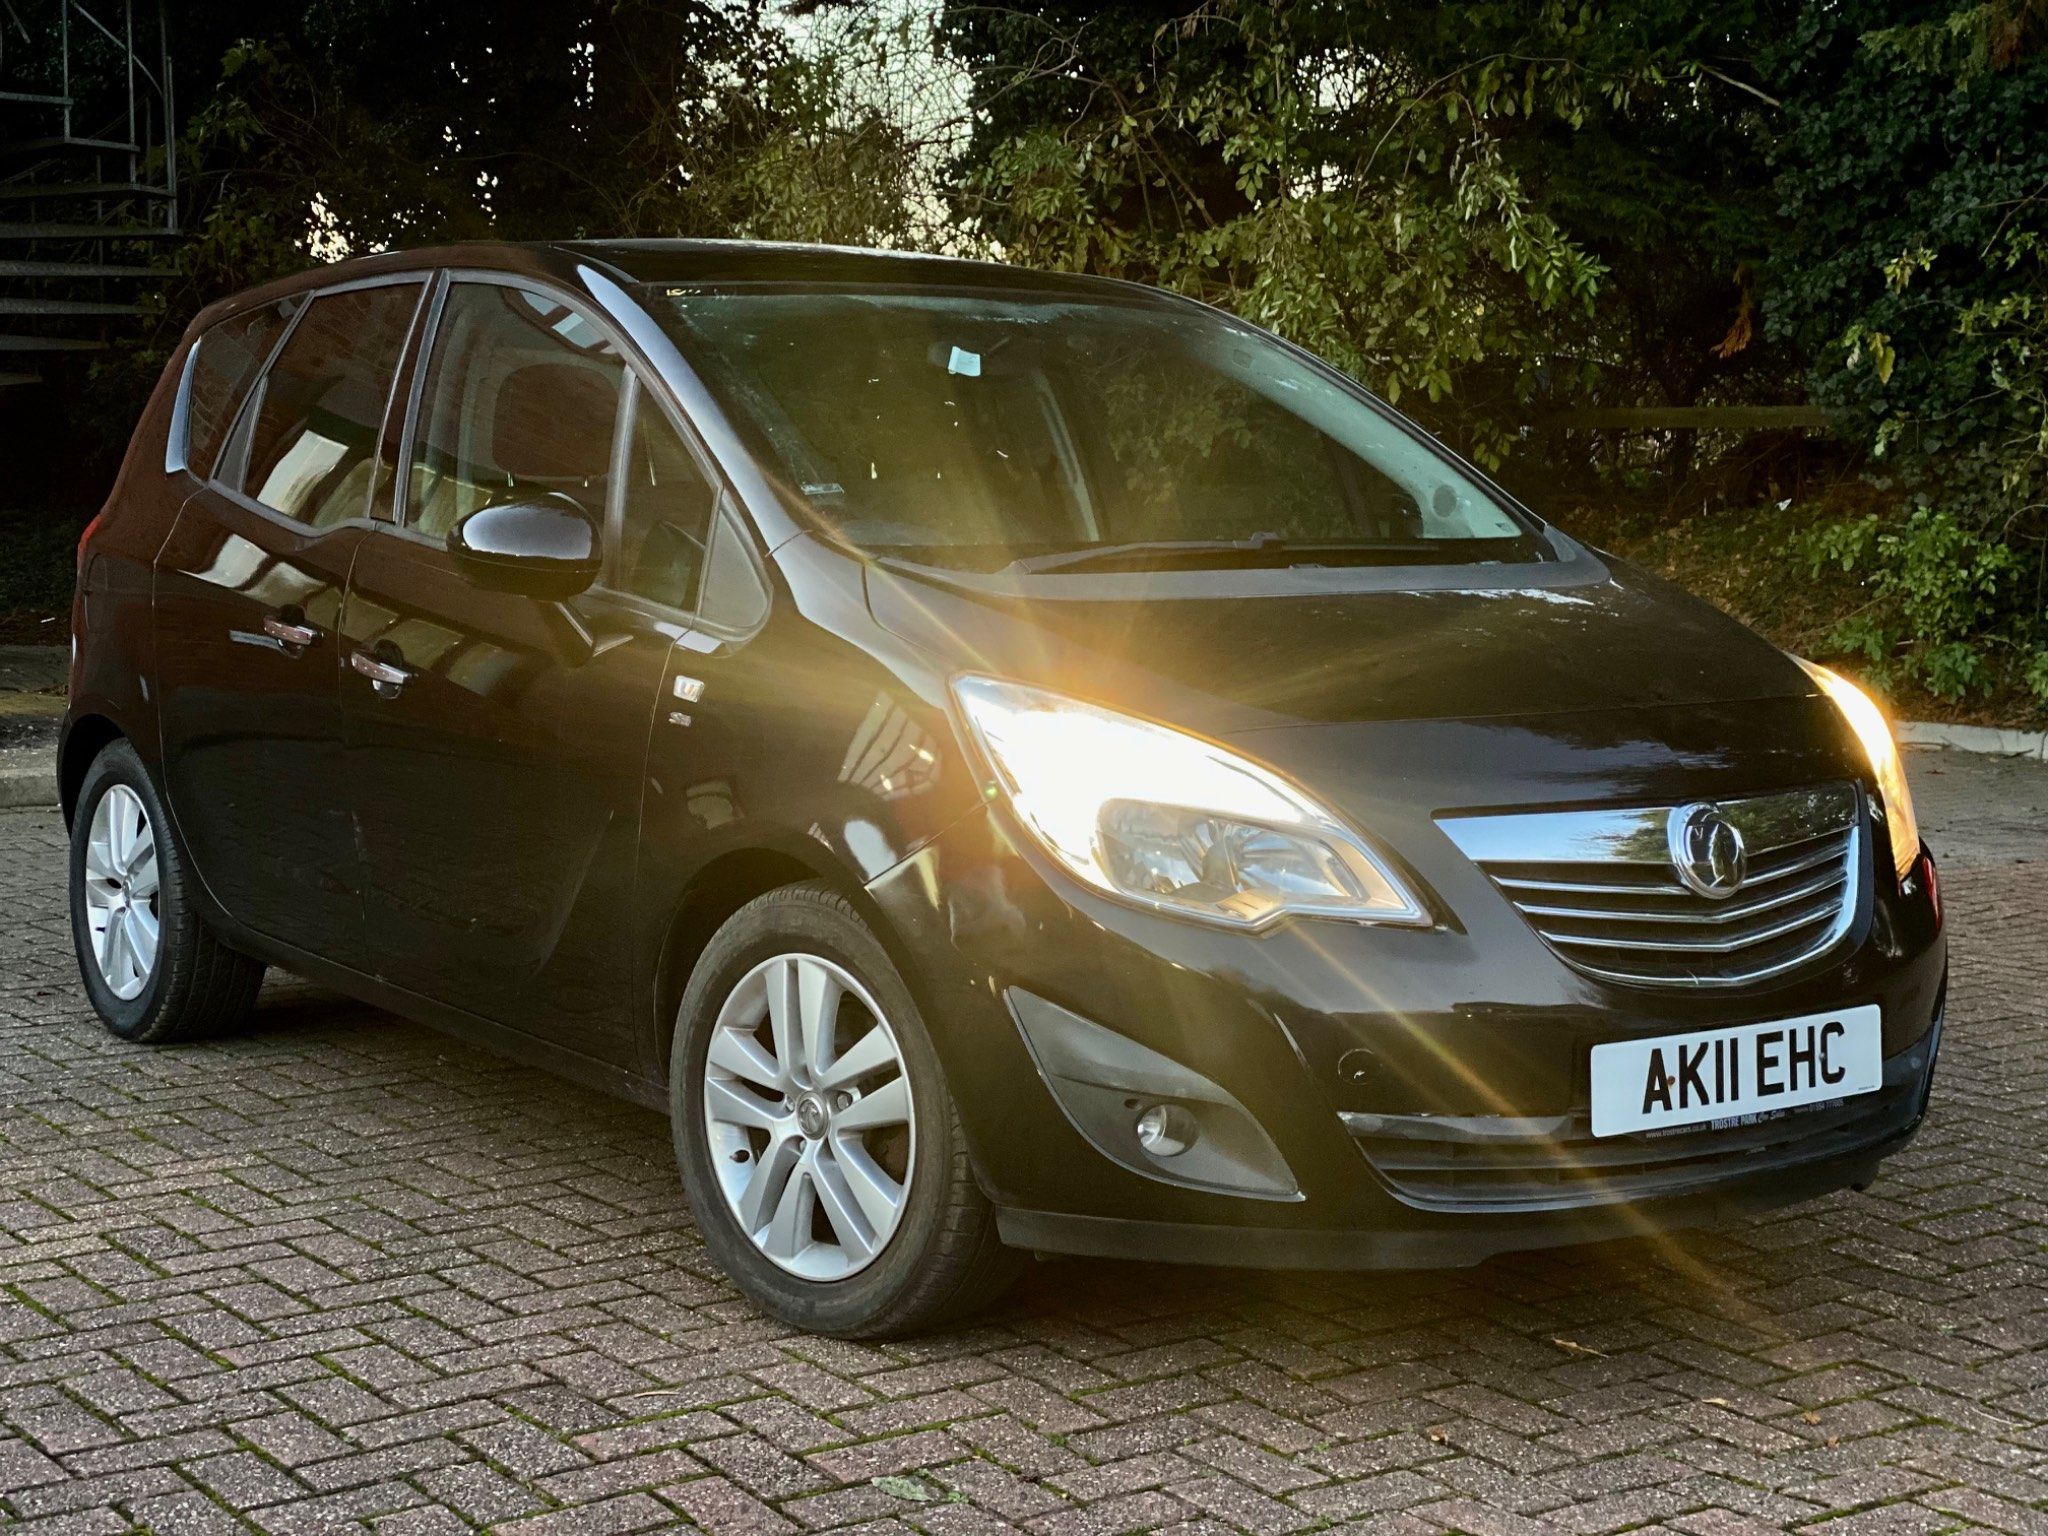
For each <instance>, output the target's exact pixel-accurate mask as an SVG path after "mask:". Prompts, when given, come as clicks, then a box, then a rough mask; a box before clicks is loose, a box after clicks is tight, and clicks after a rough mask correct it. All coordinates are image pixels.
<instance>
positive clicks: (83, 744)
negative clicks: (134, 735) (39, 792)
mask: <svg viewBox="0 0 2048 1536" xmlns="http://www.w3.org/2000/svg"><path fill="white" fill-rule="evenodd" d="M127 735H128V733H127V732H126V731H124V730H122V729H121V727H120V726H118V725H116V724H115V723H114V722H113V720H112V719H110V718H109V717H108V716H106V715H103V714H99V713H97V712H94V713H87V714H81V715H74V716H73V717H72V719H71V722H70V724H69V725H68V726H66V727H65V730H64V739H63V741H62V742H61V743H60V744H59V745H58V748H57V803H58V804H59V805H60V806H61V807H62V808H63V811H64V825H65V827H66V828H67V829H68V828H69V827H70V825H71V818H72V816H73V815H74V814H75V813H76V812H77V810H78V792H79V791H80V790H81V789H83V788H84V787H85V775H86V772H87V770H88V769H90V768H91V767H92V764H93V759H94V758H96V757H98V756H99V755H100V753H102V752H104V751H105V750H106V749H107V746H108V744H109V743H111V742H116V741H121V740H125V739H126V738H127Z"/></svg>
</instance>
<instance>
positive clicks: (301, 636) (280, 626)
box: [263, 614, 320, 650]
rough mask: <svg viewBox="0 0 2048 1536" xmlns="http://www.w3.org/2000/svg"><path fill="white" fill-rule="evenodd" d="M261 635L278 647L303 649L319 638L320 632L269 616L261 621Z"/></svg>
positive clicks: (304, 625) (309, 626) (303, 625)
mask: <svg viewBox="0 0 2048 1536" xmlns="http://www.w3.org/2000/svg"><path fill="white" fill-rule="evenodd" d="M263 633H265V634H266V635H268V636H270V638H271V639H273V640H275V641H276V642H277V643H278V644H279V645H290V646H297V647H298V648H300V649H302V650H303V649H304V648H305V647H306V646H309V645H311V644H312V643H313V642H314V641H315V640H318V639H319V638H320V631H319V630H317V629H315V628H314V627H313V626H312V625H310V624H294V623H291V622H290V621H289V620H287V619H280V618H279V617H278V616H277V615H276V614H271V615H270V616H269V617H267V618H266V619H264V621H263Z"/></svg>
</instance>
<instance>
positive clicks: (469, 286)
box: [406, 283, 625, 537]
mask: <svg viewBox="0 0 2048 1536" xmlns="http://www.w3.org/2000/svg"><path fill="white" fill-rule="evenodd" d="M624 379H625V369H624V366H623V365H622V364H621V363H620V361H619V356H618V353H617V351H616V350H615V349H614V348H613V347H612V344H611V343H610V342H609V341H608V340H606V338H605V336H604V334H603V333H602V332H601V331H599V330H598V329H597V327H596V326H595V325H593V324H592V323H591V321H590V320H589V319H588V318H587V317H586V316H584V315H582V314H580V313H578V312H577V311H576V310H573V309H571V308H569V307H568V306H566V305H564V304H562V303H560V302H558V301H557V300H555V299H552V298H549V297H547V296H545V295H542V294H537V293H530V292H528V291H526V290H524V289H520V288H507V287H503V286H501V285H499V284H495V283H457V284H455V285H454V286H453V287H451V288H450V289H449V290H448V302H447V304H446V305H445V306H444V307H443V309H442V311H441V322H440V325H439V326H438V328H437V329H436V331H435V335H434V354H433V357H432V359H431V361H430V362H429V364H428V368H427V376H426V382H425V386H424V389H423V391H422V394H421V396H420V413H419V425H418V427H417V429H416V431H415V437H414V443H413V453H412V462H411V464H410V465H409V466H408V471H407V497H406V509H407V510H406V522H407V524H408V525H409V526H411V527H414V528H418V529H420V530H421V531H422V532H425V533H430V534H433V535H434V536H436V537H439V536H441V535H443V534H445V533H447V531H448V530H449V529H450V528H452V527H453V526H454V525H455V524H456V523H457V522H459V521H461V520H462V519H463V518H464V517H466V516H468V515H469V514H470V513H471V512H474V511H475V510H476V509H477V508H478V507H481V506H485V505H488V504H489V503H491V502H494V501H501V500H504V499H506V498H507V497H512V496H517V495H520V494H522V493H525V492H535V491H560V492H562V493H564V494H566V495H569V496H573V497H575V498H576V500H577V501H579V502H581V503H582V504H583V505H584V506H585V507H586V508H588V509H589V511H590V513H591V515H592V516H593V517H602V515H603V513H604V508H605V498H606V494H607V491H608V489H609V483H610V479H611V457H612V436H613V430H614V428H615V426H616V424H617V420H618V410H619V389H620V386H621V384H622V383H623V382H624Z"/></svg>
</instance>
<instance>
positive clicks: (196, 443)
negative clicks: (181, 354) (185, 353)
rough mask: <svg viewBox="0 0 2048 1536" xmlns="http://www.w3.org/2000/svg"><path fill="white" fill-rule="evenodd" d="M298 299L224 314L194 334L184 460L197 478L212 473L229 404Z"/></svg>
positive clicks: (237, 399) (238, 397)
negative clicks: (199, 333)
mask: <svg viewBox="0 0 2048 1536" xmlns="http://www.w3.org/2000/svg"><path fill="white" fill-rule="evenodd" d="M298 303H299V301H298V300H296V299H288V300H286V301H285V302H283V303H280V304H265V305H263V306H262V307H260V308H258V309H252V310H249V311H247V312H246V313H244V314H239V315H230V316H228V318H227V319H225V320H223V321H221V322H220V324H218V325H216V326H214V327H212V328H211V329H209V330H208V331H207V332H206V334H205V335H203V336H201V337H200V338H199V343H198V348H197V355H196V356H195V357H194V358H193V360H192V392H191V395H190V397H189V399H188V401H187V404H186V418H185V419H186V429H185V430H186V439H185V463H186V464H187V465H188V466H189V467H190V468H191V470H192V472H193V473H194V474H196V475H199V476H201V477H202V478H203V477H205V476H207V475H209V474H211V473H212V472H213V461H214V460H215V459H216V458H218V457H219V456H220V445H221V441H222V440H223V439H224V438H225V437H226V436H227V435H228V427H229V425H230V423H232V422H233V421H234V419H235V407H237V406H238V405H240V404H241V403H242V396H243V395H245V394H246V393H248V389H249V381H250V380H251V379H253V378H255V377H256V370H257V369H259V368H261V367H262V366H263V360H264V359H265V358H266V357H268V356H270V349H271V348H272V347H274V346H276V345H277V338H278V337H279V336H282V335H283V334H284V328H285V325H286V323H287V322H288V321H289V320H290V319H291V317H292V314H293V312H294V311H295V310H296V308H297V306H298Z"/></svg>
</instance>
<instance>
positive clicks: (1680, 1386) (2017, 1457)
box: [0, 754, 2048, 1536]
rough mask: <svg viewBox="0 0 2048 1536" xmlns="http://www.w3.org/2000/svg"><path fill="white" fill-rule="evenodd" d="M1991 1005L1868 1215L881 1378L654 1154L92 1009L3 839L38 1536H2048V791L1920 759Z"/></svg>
mask: <svg viewBox="0 0 2048 1536" xmlns="http://www.w3.org/2000/svg"><path fill="white" fill-rule="evenodd" d="M1915 770H1916V774H1917V776H1918V777H1919V779H1920V781H1921V784H1922V794H1923V797H1924V806H1923V811H1924V815H1925V819H1926V820H1927V822H1928V824H1929V826H1930V828H1931V830H1932V833H1933V835H1934V837H1935V839H1936V841H1937V845H1938V846H1940V847H1941V848H1943V849H1944V850H1945V852H1946V854H1947V860H1946V871H1947V876H1948V891H1949V894H1950V902H1951V911H1952V914H1953V922H1954V927H1955V931H1956V954H1957V960H1958V962H1959V966H1960V976H1959V981H1958V985H1957V987H1956V989H1955V993H1954V1002H1953V1006H1952V1012H1951V1018H1950V1027H1949V1041H1948V1047H1947V1052H1946V1055H1945V1058H1944V1069H1945V1074H1944V1078H1943V1080H1942V1082H1941V1084H1940V1085H1939V1090H1938V1093H1937V1098H1936V1107H1935V1110H1934V1113H1933V1116H1932V1118H1931V1120H1930V1122H1929V1124H1928V1126H1927V1129H1926V1130H1925V1132H1924V1133H1923V1135H1922V1136H1921V1138H1920V1140H1919V1142H1918V1143H1917V1144H1916V1145H1915V1147H1914V1148H1913V1149H1912V1150H1911V1151H1910V1152H1909V1153H1907V1154H1906V1155H1904V1156H1902V1157H1900V1158H1897V1159H1895V1160H1894V1161H1893V1162H1892V1163H1891V1164H1890V1165H1889V1167H1888V1173H1887V1176H1886V1177H1885V1179H1884V1180H1883V1181H1882V1182H1881V1183H1880V1184H1879V1185H1878V1186H1877V1187H1876V1188H1875V1189H1874V1190H1872V1191H1871V1192H1870V1193H1869V1194H1865V1195H1843V1196H1840V1197H1836V1198H1832V1199H1829V1200H1827V1201H1823V1202H1820V1203H1818V1204H1817V1205H1814V1206H1812V1207H1809V1208H1806V1209H1803V1210H1800V1211H1797V1212H1794V1213H1791V1214H1787V1215H1783V1216H1780V1217H1777V1218H1775V1219H1770V1220H1764V1221H1760V1222H1756V1223H1753V1224H1750V1225H1746V1226H1743V1227H1740V1228H1738V1229H1736V1230H1731V1231H1727V1232H1723V1233H1720V1234H1718V1235H1711V1236H1693V1237H1687V1238H1685V1239H1683V1240H1678V1241H1671V1242H1666V1243H1662V1244H1655V1245H1652V1244H1616V1245H1610V1246H1607V1247H1603V1248H1599V1249H1594V1250H1589V1251H1582V1252H1577V1253H1573V1254H1569V1255H1566V1256H1562V1257H1559V1256H1551V1257H1538V1258H1517V1259H1512V1260H1505V1261H1497V1262H1495V1263H1493V1264H1490V1265H1488V1266H1486V1267H1485V1268H1482V1269H1479V1270H1473V1271H1466V1272H1462V1273H1455V1274H1448V1275H1425V1276H1408V1277H1392V1278H1389V1277H1384V1276H1382V1277H1374V1278H1350V1277H1337V1278H1329V1277H1314V1276H1310V1277H1301V1276H1264V1277H1250V1278H1247V1277H1242V1276H1233V1275H1229V1274H1220V1273H1213V1272H1203V1271H1190V1270H1166V1269H1152V1268H1143V1267H1136V1266H1111V1265H1086V1264H1057V1265H1052V1264H1047V1265H1041V1266H1037V1267H1036V1268H1035V1269H1034V1271H1033V1273H1032V1275H1031V1276H1030V1278H1029V1279H1028V1280H1027V1281H1026V1283H1025V1285H1024V1287H1023V1288H1022V1289H1021V1290H1020V1292H1019V1293H1018V1294H1017V1296H1016V1297H1015V1298H1014V1300H1013V1301H1012V1303H1010V1304H1009V1305H1007V1306H1006V1307H1005V1308H1004V1309H1003V1310H1001V1311H999V1312H997V1313H994V1314H992V1315H990V1316H989V1317H988V1318H987V1319H986V1320H985V1321H984V1322H983V1324H982V1325H981V1326H978V1327H975V1328H973V1329H971V1330H963V1331H958V1332H954V1333H950V1334H947V1335H944V1336H941V1337H935V1338H929V1339H925V1340H921V1341H918V1342H915V1343H909V1344H894V1345H890V1346H889V1347H887V1348H879V1349H878V1348H866V1347H860V1346H855V1345H849V1344H840V1343H832V1342H826V1341H820V1340H817V1339H810V1338H805V1337H802V1336H795V1335H792V1334H790V1333H789V1332H787V1331H786V1330H784V1329H781V1328H779V1327H776V1326H774V1325H772V1324H770V1323H767V1322H765V1321H763V1320H762V1319H761V1318H760V1317H759V1316H758V1315H757V1314H756V1313H754V1312H753V1310H752V1309H751V1308H750V1307H748V1306H747V1305H746V1304H745V1303H744V1302H742V1301H740V1300H738V1299H737V1298H736V1297H735V1296H734V1294H733V1293H732V1291H731V1290H730V1289H729V1288H728V1287H727V1286H726V1285H725V1284H724V1283H723V1281H722V1280H721V1279H720V1278H719V1276H718V1274H717V1273H716V1271H715V1270H713V1269H712V1267H711V1266H710V1265H709V1264H708V1263H707V1262H706V1260H705V1257H704V1253H703V1250H702V1249H701V1247H700V1246H699V1243H698V1241H697V1238H696V1235H695V1233H694V1231H693V1230H692V1228H691V1226H690V1222H689V1218H688V1216H687V1213H686V1212H685V1210H684V1208H683V1206H682V1202H681V1199H680V1197H679V1195H678V1193H677V1188H676V1184H675V1180H674V1177H673V1173H672V1170H671V1166H670V1163H669V1154H668V1148H667V1145H666V1133H665V1128H664V1126H663V1125H662V1123H661V1122H660V1121H659V1120H658V1119H656V1118H655V1117H654V1116H652V1115H648V1114H645V1113H643V1112H640V1111H637V1110H632V1111H629V1110H623V1109H621V1108H620V1107H619V1106H617V1105H614V1104H612V1103H609V1102H607V1101H605V1100H602V1099H599V1098H597V1097H594V1096H592V1095H588V1094H585V1093H582V1092H580V1091H577V1090H573V1089H566V1088H564V1087H561V1086H560V1085H558V1084H556V1083H554V1082H552V1081H550V1080H548V1079H545V1078H543V1077H540V1076H538V1075H536V1074H533V1073H530V1072H527V1071H524V1070H520V1069H516V1068H512V1067H508V1066H504V1065H501V1064H498V1063H495V1062H492V1061H489V1060H478V1059H476V1058H475V1057H474V1056H473V1055H471V1054H470V1053H468V1052H467V1051H466V1050H464V1049H463V1048H462V1047H460V1046H458V1045H456V1044H453V1043H451V1042H449V1041H447V1040H444V1039H442V1038H441V1037H439V1036H436V1035H433V1034H429V1033H427V1032H426V1031H423V1030H420V1029H416V1028H413V1027H412V1026H410V1025H406V1024H402V1023H399V1022H396V1021H394V1020H392V1019H390V1018H388V1017H386V1016H383V1015H380V1014H377V1013H374V1012H371V1011H369V1010H366V1009H364V1008H362V1007H360V1006H357V1005H355V1004H350V1003H344V1002H340V1001H336V1000H333V999H330V998H327V997H323V996H321V995H317V994H313V993H309V992H307V991H305V990H303V989H296V988H292V987H280V988H276V989H273V991H272V993H271V994H270V995H269V996H268V998H267V1000H266V1002H265V1005H264V1007H263V1010H262V1017H261V1022H260V1027H259V1028H258V1029H257V1030H256V1031H255V1032H254V1033H253V1034H252V1035H251V1036H249V1037H248V1038H246V1039H241V1040H236V1041H232V1042H227V1043H222V1044H216V1045H209V1046H205V1047H200V1048H193V1049H183V1050H170V1051H148V1050H142V1049H134V1048H129V1047H125V1046H121V1045H118V1044H116V1043H114V1042H112V1041H111V1040H110V1039H108V1038H107V1037H106V1036H104V1035H103V1034H102V1033H101V1031H100V1030H99V1028H98V1027H97V1026H96V1025H95V1024H94V1023H93V1022H92V1021H91V1020H90V1018H89V1016H88V1014H87V1012H86V1009H85V1006H84V1003H83V1001H82V999H81V997H80V994H79V991H78V987H77V983H76V980H75V978H74V975H73V970H72V960H71V956H70V946H69V943H68V940H67V939H66V936H65V931H64V918H63V911H62V904H61V899H60V893H61V884H62V878H61V874H60V870H61V862H60V850H61V847H62V834H61V830H60V827H59V824H58V821H57V818H56V816H55V815H54V814H53V813H47V812H12V813H6V814H4V815H0V1526H9V1527H14V1526H17V1523H18V1528H19V1529H21V1530H24V1531H26V1530H36V1531H41V1530H45V1529H48V1530H53V1531H54V1530H64V1531H74V1530H75V1531H122V1530H128V1529H133V1528H145V1529H151V1530H156V1531H164V1532H171V1531H207V1530H216V1529H219V1530H238V1529H246V1528H249V1527H252V1526H253V1527H255V1528H260V1529H264V1530H274V1531H310V1530H331V1529H337V1528H341V1529H374V1530H377V1531H382V1532H388V1533H396V1532H440V1531H461V1530H466V1529H470V1528H473V1527H482V1526H492V1525H496V1526H499V1528H501V1529H505V1530H511V1531H518V1532H542V1531H549V1532H552V1531H578V1532H584V1531H588V1532H610V1531H636V1530H643V1529H656V1528H660V1527H664V1526H673V1525H677V1524H680V1523H683V1522H684V1521H686V1520H690V1521H696V1522H699V1523H701V1524H702V1525H703V1526H705V1527H707V1528H709V1529H711V1530H714V1531H778V1530H792V1529H803V1530H808V1529H819V1528H824V1527H836V1526H851V1525H861V1524H865V1525H866V1528H867V1529H870V1530H875V1531H882V1530H902V1529H904V1528H913V1529H918V1530H923V1531H926V1532H932V1533H962V1536H965V1533H975V1532H982V1531H995V1530H1000V1529H1005V1528H1007V1527H1009V1526H1020V1527H1023V1528H1026V1529H1028V1530H1032V1531H1036V1532H1043V1533H1045V1536H1067V1533H1081V1532H1095V1531H1105V1532H1106V1531H1121V1530H1137V1529H1149V1528H1155V1527H1179V1528H1182V1529H1186V1530H1196V1529H1221V1528H1243V1529H1249V1530H1253V1531H1260V1532H1267V1531H1271V1532H1280V1531H1291V1530H1303V1529H1325V1528H1329V1527H1332V1526H1340V1525H1346V1524H1347V1523H1352V1522H1355V1523H1356V1524H1357V1525H1358V1527H1359V1528H1362V1529H1377V1530H1385V1531H1390V1532H1397V1533H1405V1532H1415V1533H1418V1536H1420V1533H1426V1532H1431V1531H1436V1530H1461V1531H1470V1532H1475V1533H1481V1536H1525V1533H1527V1536H1540V1533H1545V1532H1575V1533H1597V1532H1609V1531H1621V1530H1625V1529H1632V1528H1641V1527H1646V1526H1648V1527H1657V1526H1662V1527H1664V1528H1669V1529H1673V1530H1679V1531H1684V1532H1687V1533H1689V1536H1743V1533H1745V1532H1749V1531H1760V1530H1765V1529H1771V1530H1777V1529H1787V1528H1802V1529H1804V1528H1813V1527H1817V1526H1820V1525H1822V1524H1823V1523H1825V1524H1826V1526H1827V1531H1828V1536H1920V1533H1923V1532H1932V1531H1938V1530H1943V1529H1948V1528H1953V1527H1962V1526H1985V1527H1990V1528H1993V1529H1996V1530H2000V1531H2005V1532H2010V1533H2013V1536H2025V1533H2035V1532H2044V1531H2048V1428H2044V1420H2048V1255H2044V1251H2043V1230H2044V1220H2043V1218H2044V1197H2048V1177H2044V1162H2048V1115H2044V1113H2043V1108H2042V1106H2043V1100H2044V1097H2048V1073H2044V1070H2043V1064H2044V1060H2048V1039H2044V1031H2043V1026H2042V1022H2041V1017H2040V1013H2041V1004H2040V999H2041V995H2042V992H2043V990H2044V986H2048V895H2044V894H2043V892H2042V891H2041V889H2040V885H2039V882H2040V880H2041V879H2042V877H2043V876H2044V875H2048V769H2042V768H2039V767H2036V768H2033V769H2021V768H2017V767H2013V766H2010V765H2003V764H1997V763H1991V762H1987V761H1985V760H1983V759H1972V758H1967V757H1963V756H1960V755H1948V754H1936V755H1933V756H1928V757H1922V758H1920V759H1918V760H1917V762H1916V764H1915Z"/></svg>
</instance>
